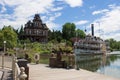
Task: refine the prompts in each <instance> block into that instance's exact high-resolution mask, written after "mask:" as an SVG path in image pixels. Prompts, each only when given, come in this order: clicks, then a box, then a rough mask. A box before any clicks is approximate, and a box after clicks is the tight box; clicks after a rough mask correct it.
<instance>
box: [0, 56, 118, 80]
mask: <svg viewBox="0 0 120 80" xmlns="http://www.w3.org/2000/svg"><path fill="white" fill-rule="evenodd" d="M0 58H1V57H0ZM28 66H29V79H28V80H120V79H119V78H118V79H117V78H113V77H110V76H106V75H103V74H100V73H97V72H91V71H87V70H84V69H80V70H76V69H65V68H50V67H49V65H48V64H35V63H30V64H28ZM13 67H14V66H13ZM16 70H17V68H16ZM3 72H4V74H3ZM13 72H14V68H12V57H9V56H8V57H7V56H6V57H5V68H4V70H3V69H2V68H0V78H2V79H1V80H18V77H17V76H18V75H19V74H20V73H19V72H17V73H16V72H15V73H16V77H15V78H14V76H13Z"/></svg>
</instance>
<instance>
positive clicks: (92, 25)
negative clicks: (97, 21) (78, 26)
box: [91, 24, 94, 36]
mask: <svg viewBox="0 0 120 80" xmlns="http://www.w3.org/2000/svg"><path fill="white" fill-rule="evenodd" d="M91 29H92V36H94V24H91Z"/></svg>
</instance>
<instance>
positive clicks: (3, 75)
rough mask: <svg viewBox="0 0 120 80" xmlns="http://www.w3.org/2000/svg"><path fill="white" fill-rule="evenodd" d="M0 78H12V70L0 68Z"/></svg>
mask: <svg viewBox="0 0 120 80" xmlns="http://www.w3.org/2000/svg"><path fill="white" fill-rule="evenodd" d="M0 72H2V73H0V77H1V79H0V80H13V78H12V70H11V69H0Z"/></svg>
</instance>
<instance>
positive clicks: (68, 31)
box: [62, 23, 76, 40]
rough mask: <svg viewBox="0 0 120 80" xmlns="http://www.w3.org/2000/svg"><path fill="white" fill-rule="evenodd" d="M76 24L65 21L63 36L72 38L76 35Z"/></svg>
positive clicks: (67, 38)
mask: <svg viewBox="0 0 120 80" xmlns="http://www.w3.org/2000/svg"><path fill="white" fill-rule="evenodd" d="M75 28H76V26H75V24H74V23H65V24H64V25H63V28H62V35H63V38H64V39H66V40H70V38H72V37H74V36H75Z"/></svg>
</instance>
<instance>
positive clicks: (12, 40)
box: [0, 26, 18, 48]
mask: <svg viewBox="0 0 120 80" xmlns="http://www.w3.org/2000/svg"><path fill="white" fill-rule="evenodd" d="M17 39H18V38H17V34H16V32H15V31H14V29H13V28H12V27H11V26H4V27H3V29H2V30H0V46H2V45H3V41H6V46H7V48H14V47H15V46H16V45H17Z"/></svg>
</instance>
